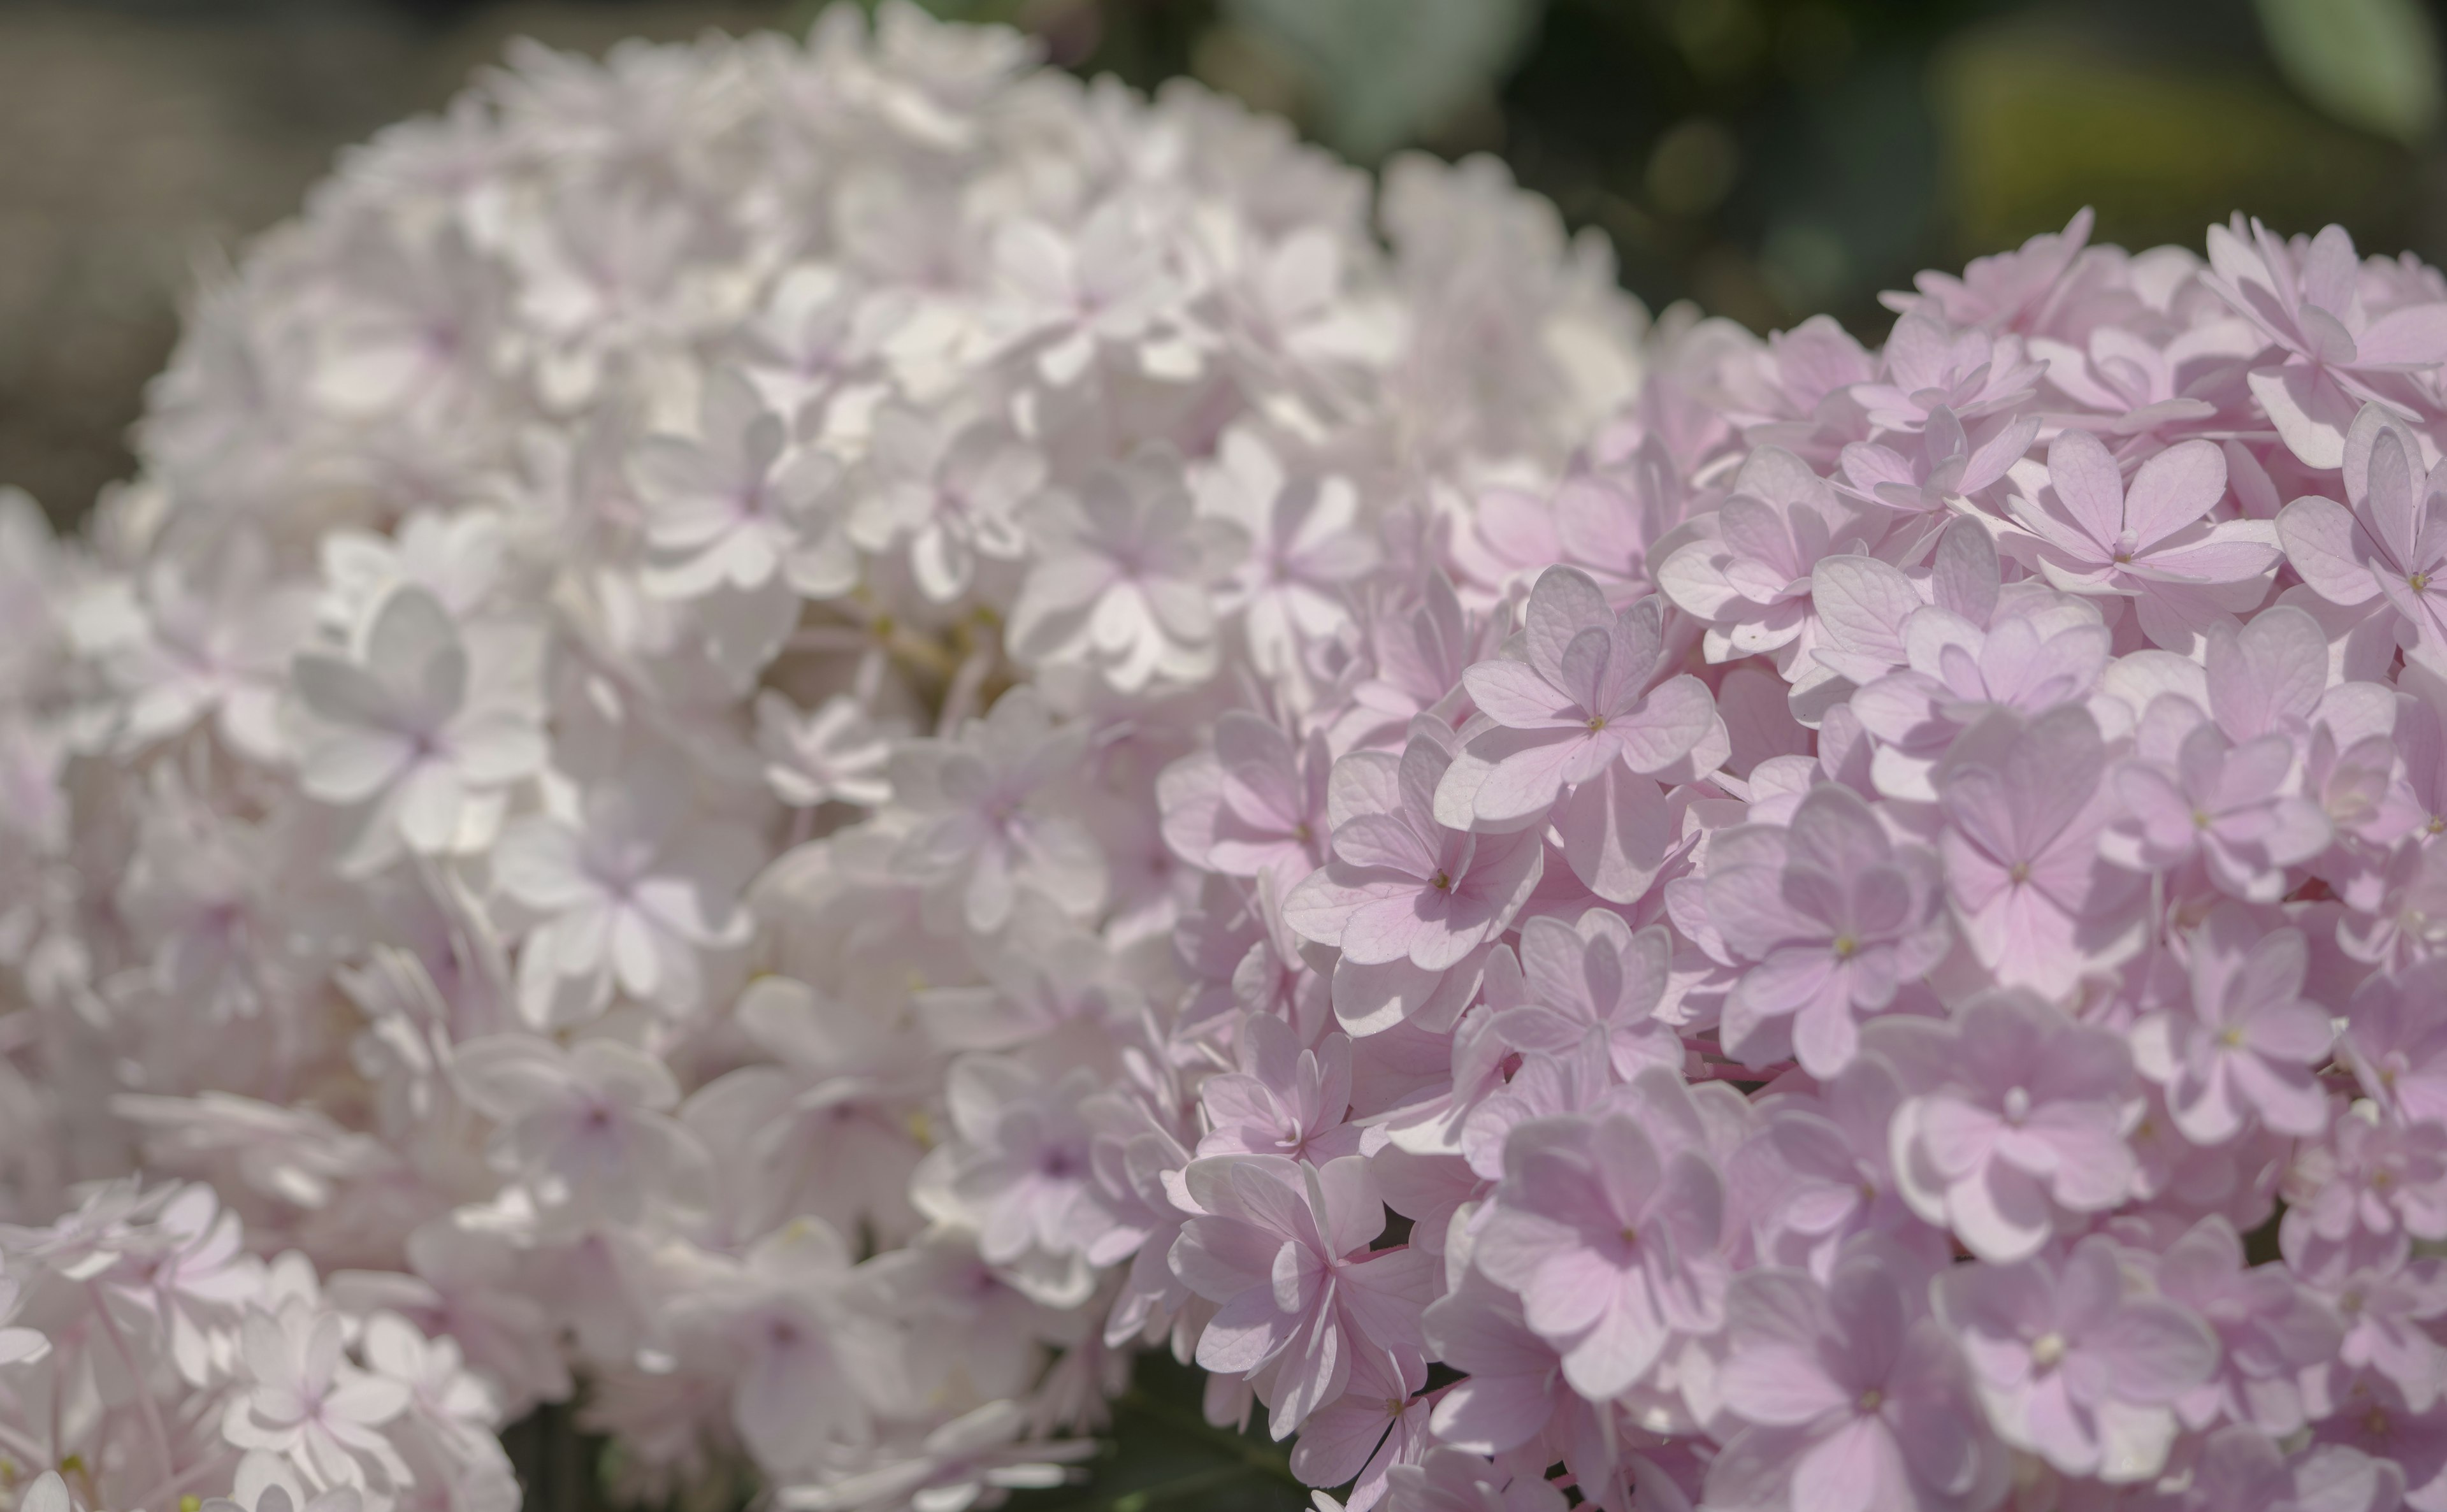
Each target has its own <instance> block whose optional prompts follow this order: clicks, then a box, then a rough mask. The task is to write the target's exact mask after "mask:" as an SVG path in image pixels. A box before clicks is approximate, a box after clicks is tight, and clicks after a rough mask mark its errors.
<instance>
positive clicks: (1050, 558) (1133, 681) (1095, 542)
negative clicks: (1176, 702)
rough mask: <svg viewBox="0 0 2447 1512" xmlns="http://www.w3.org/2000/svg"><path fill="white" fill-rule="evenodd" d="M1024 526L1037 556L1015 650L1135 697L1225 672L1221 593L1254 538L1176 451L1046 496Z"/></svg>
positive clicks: (1014, 632)
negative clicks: (1199, 491)
mask: <svg viewBox="0 0 2447 1512" xmlns="http://www.w3.org/2000/svg"><path fill="white" fill-rule="evenodd" d="M1025 522H1026V524H1027V526H1028V529H1029V532H1030V535H1031V537H1032V539H1034V541H1035V543H1036V559H1035V561H1034V565H1032V566H1031V567H1030V569H1029V574H1028V580H1027V582H1026V583H1025V584H1024V585H1023V586H1022V587H1021V589H1020V593H1019V600H1018V602H1016V603H1015V604H1014V605H1013V606H1012V610H1011V648H1012V651H1013V652H1014V654H1015V655H1017V656H1019V657H1021V658H1023V659H1024V660H1028V661H1031V662H1044V663H1077V664H1080V665H1083V666H1086V667H1090V668H1092V669H1094V670H1095V671H1098V672H1099V673H1101V674H1102V675H1103V677H1104V678H1105V680H1106V681H1107V682H1108V683H1110V685H1111V686H1112V687H1113V688H1114V689H1116V690H1120V691H1122V692H1125V693H1135V692H1138V691H1140V690H1143V689H1145V688H1147V687H1148V685H1149V684H1150V683H1154V682H1158V681H1163V682H1197V681H1201V680H1203V679H1204V678H1205V677H1206V676H1207V675H1208V674H1210V673H1211V672H1212V671H1214V670H1215V666H1216V662H1217V658H1218V656H1219V655H1220V652H1219V650H1218V648H1217V646H1216V605H1215V601H1214V595H1215V593H1216V590H1217V589H1218V588H1220V587H1221V586H1222V585H1223V583H1224V582H1225V581H1226V580H1228V575H1229V574H1230V572H1231V571H1232V568H1233V566H1234V564H1235V563H1237V562H1238V561H1239V560H1240V558H1241V557H1242V554H1243V553H1244V552H1245V551H1246V549H1247V545H1248V541H1247V538H1246V537H1245V536H1243V535H1242V532H1241V530H1240V529H1239V527H1237V526H1235V525H1233V524H1231V523H1230V522H1228V521H1226V520H1220V519H1217V518H1215V517H1213V516H1206V515H1201V514H1199V513H1198V512H1197V511H1196V509H1195V508H1193V507H1192V505H1191V502H1190V496H1189V490H1188V488H1187V486H1186V483H1185V482H1184V481H1183V477H1182V463H1181V459H1180V458H1179V457H1178V456H1177V455H1175V454H1173V453H1172V452H1171V451H1170V450H1169V449H1168V448H1165V447H1161V446H1152V447H1149V448H1148V449H1146V450H1143V451H1141V452H1139V453H1138V454H1136V455H1134V456H1132V457H1130V458H1129V459H1128V460H1127V461H1123V462H1116V463H1110V464H1108V465H1106V466H1104V467H1100V468H1098V469H1097V470H1096V471H1095V472H1094V473H1093V474H1092V475H1091V476H1090V477H1089V478H1088V479H1087V480H1086V482H1084V483H1083V484H1082V485H1081V487H1080V488H1079V490H1078V492H1077V493H1076V494H1072V493H1065V492H1053V493H1048V494H1046V495H1045V496H1044V497H1042V498H1040V499H1039V500H1038V501H1036V503H1035V505H1034V507H1033V508H1032V509H1031V510H1030V511H1029V513H1028V516H1027V519H1026V521H1025Z"/></svg>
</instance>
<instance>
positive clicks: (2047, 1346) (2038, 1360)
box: [2031, 1330, 2065, 1370]
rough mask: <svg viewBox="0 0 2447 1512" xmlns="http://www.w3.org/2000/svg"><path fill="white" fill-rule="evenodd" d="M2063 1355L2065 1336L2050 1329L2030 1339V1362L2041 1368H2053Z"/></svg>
mask: <svg viewBox="0 0 2447 1512" xmlns="http://www.w3.org/2000/svg"><path fill="white" fill-rule="evenodd" d="M2064 1357H2065V1336H2064V1335H2063V1334H2061V1333H2058V1332H2055V1331H2054V1330H2050V1331H2049V1332H2045V1333H2042V1334H2040V1335H2039V1337H2038V1338H2035V1339H2033V1340H2032V1341H2031V1363H2032V1364H2033V1365H2036V1366H2038V1367H2039V1369H2040V1370H2055V1369H2056V1368H2057V1366H2058V1362H2060V1361H2062V1360H2063V1359H2064Z"/></svg>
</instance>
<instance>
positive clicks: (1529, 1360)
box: [1421, 1270, 1598, 1457]
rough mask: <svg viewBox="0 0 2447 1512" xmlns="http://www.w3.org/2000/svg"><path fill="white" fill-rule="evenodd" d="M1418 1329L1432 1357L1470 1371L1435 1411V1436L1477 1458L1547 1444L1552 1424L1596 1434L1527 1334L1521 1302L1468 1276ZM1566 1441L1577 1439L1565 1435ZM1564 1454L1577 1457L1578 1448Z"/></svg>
mask: <svg viewBox="0 0 2447 1512" xmlns="http://www.w3.org/2000/svg"><path fill="white" fill-rule="evenodd" d="M1421 1322H1422V1325H1423V1326H1424V1328H1425V1330H1426V1334H1427V1341H1428V1346H1429V1347H1430V1348H1431V1349H1432V1350H1433V1351H1435V1354H1436V1358H1438V1359H1440V1360H1442V1361H1443V1362H1444V1363H1445V1364H1447V1365H1450V1366H1451V1367H1452V1368H1453V1369H1455V1370H1464V1371H1467V1372H1469V1373H1468V1374H1467V1375H1465V1376H1464V1377H1463V1379H1461V1380H1459V1381H1456V1382H1455V1383H1453V1386H1452V1388H1451V1390H1449V1391H1447V1392H1446V1393H1445V1394H1444V1396H1443V1398H1442V1399H1441V1400H1439V1401H1438V1402H1437V1403H1436V1405H1435V1412H1434V1415H1433V1417H1432V1419H1431V1422H1432V1426H1433V1427H1434V1428H1435V1434H1436V1437H1437V1438H1439V1439H1441V1440H1443V1441H1444V1442H1445V1443H1447V1444H1451V1445H1454V1446H1458V1447H1460V1448H1465V1449H1469V1450H1470V1451H1471V1452H1473V1453H1477V1454H1504V1453H1507V1452H1508V1451H1510V1450H1513V1449H1517V1448H1520V1447H1521V1446H1524V1445H1528V1444H1534V1443H1541V1442H1546V1443H1551V1442H1553V1439H1552V1438H1551V1437H1549V1435H1554V1434H1555V1431H1556V1430H1555V1425H1556V1422H1557V1420H1558V1419H1563V1420H1565V1422H1567V1423H1576V1424H1578V1425H1581V1426H1585V1427H1589V1428H1592V1429H1595V1428H1597V1427H1598V1422H1597V1418H1596V1414H1595V1413H1593V1412H1592V1411H1591V1410H1590V1404H1589V1403H1588V1401H1587V1399H1586V1398H1584V1397H1583V1396H1581V1394H1580V1393H1579V1392H1577V1391H1575V1390H1573V1389H1572V1388H1571V1387H1570V1385H1569V1384H1567V1383H1566V1382H1565V1379H1564V1358H1563V1355H1562V1354H1561V1353H1560V1352H1559V1351H1557V1350H1556V1349H1555V1347H1554V1346H1553V1345H1551V1344H1549V1343H1547V1342H1546V1340H1545V1339H1542V1338H1540V1337H1539V1336H1538V1335H1537V1334H1536V1333H1533V1332H1530V1329H1529V1324H1528V1321H1527V1318H1526V1317H1525V1316H1524V1315H1523V1314H1522V1310H1521V1298H1520V1297H1518V1296H1516V1295H1513V1294H1512V1293H1510V1292H1508V1291H1506V1290H1504V1289H1503V1288H1502V1287H1500V1286H1498V1285H1496V1284H1495V1283H1494V1282H1492V1281H1490V1280H1489V1279H1488V1278H1487V1276H1485V1275H1484V1274H1482V1273H1480V1272H1478V1271H1475V1270H1472V1271H1467V1272H1464V1273H1463V1275H1462V1277H1461V1279H1460V1281H1459V1282H1458V1283H1456V1284H1455V1285H1454V1286H1453V1288H1452V1290H1451V1291H1449V1292H1447V1293H1446V1294H1445V1295H1442V1296H1440V1297H1438V1298H1436V1300H1435V1301H1434V1302H1433V1303H1432V1304H1431V1305H1430V1306H1429V1307H1428V1309H1427V1311H1426V1313H1425V1314H1422V1315H1421ZM1561 1436H1562V1437H1563V1438H1565V1440H1566V1441H1569V1440H1571V1439H1574V1438H1576V1437H1578V1435H1577V1434H1575V1433H1574V1432H1573V1431H1572V1430H1571V1429H1569V1428H1566V1429H1565V1431H1564V1433H1563V1434H1562V1435H1561ZM1564 1447H1565V1448H1567V1449H1568V1451H1569V1452H1570V1453H1571V1454H1572V1455H1573V1456H1574V1457H1578V1456H1579V1455H1580V1454H1581V1453H1582V1451H1583V1449H1584V1445H1581V1444H1578V1443H1569V1442H1567V1443H1566V1445H1565V1446H1564Z"/></svg>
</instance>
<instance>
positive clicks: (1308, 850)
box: [1156, 709, 1334, 898]
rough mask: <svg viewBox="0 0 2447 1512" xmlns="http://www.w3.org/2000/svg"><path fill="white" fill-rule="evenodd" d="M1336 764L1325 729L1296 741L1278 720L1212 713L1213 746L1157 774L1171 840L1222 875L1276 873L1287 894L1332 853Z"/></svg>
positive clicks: (1278, 887) (1184, 855) (1279, 888)
mask: <svg viewBox="0 0 2447 1512" xmlns="http://www.w3.org/2000/svg"><path fill="white" fill-rule="evenodd" d="M1333 767H1334V762H1333V758H1332V757H1331V756H1330V755H1329V754H1328V753H1327V747H1326V743H1325V740H1324V738H1323V737H1322V736H1319V735H1312V736H1310V737H1309V738H1308V740H1307V741H1305V742H1295V741H1294V740H1293V739H1292V737H1291V736H1290V735H1288V734H1286V733H1285V732H1284V731H1283V729H1282V728H1281V727H1280V725H1277V724H1274V723H1273V722H1271V721H1268V720H1265V719H1261V718H1259V717H1258V716H1257V715H1255V714H1250V713H1247V712H1244V711H1242V710H1240V709H1234V710H1232V711H1230V712H1228V713H1226V714H1224V715H1223V717H1222V718H1221V719H1218V720H1217V721H1216V722H1215V743H1214V747H1213V748H1212V749H1211V750H1202V751H1199V752H1198V753H1196V754H1194V755H1190V756H1185V757H1183V758H1182V759H1181V760H1180V761H1178V762H1175V763H1174V764H1173V765H1170V766H1168V767H1167V768H1165V771H1164V775H1163V776H1161V777H1159V778H1158V779H1157V780H1156V803H1157V804H1158V805H1159V806H1160V807H1161V808H1162V809H1163V811H1164V839H1165V843H1166V844H1167V845H1169V846H1171V847H1172V849H1173V853H1174V854H1175V855H1177V856H1179V857H1180V858H1181V859H1182V860H1185V861H1187V862H1189V863H1190V864H1192V865H1195V866H1203V867H1205V868H1207V869H1208V870H1210V871H1214V872H1218V873H1221V874H1222V875H1223V876H1225V877H1247V878H1257V877H1268V878H1271V879H1273V882H1274V887H1275V896H1276V897H1277V898H1281V897H1283V896H1284V895H1286V894H1288V893H1290V892H1291V890H1292V889H1293V888H1295V887H1298V886H1299V884H1300V883H1301V882H1302V881H1304V880H1306V879H1307V878H1308V875H1309V873H1311V872H1313V871H1315V870H1317V868H1318V865H1319V863H1321V862H1322V861H1323V860H1324V859H1325V841H1326V832H1327V829H1328V827H1329V826H1328V824H1327V822H1326V784H1327V780H1328V777H1329V774H1330V773H1331V772H1332V770H1333Z"/></svg>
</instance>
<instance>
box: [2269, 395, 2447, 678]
mask: <svg viewBox="0 0 2447 1512" xmlns="http://www.w3.org/2000/svg"><path fill="white" fill-rule="evenodd" d="M2339 464H2340V465H2341V466H2342V467H2343V470H2344V493H2345V503H2343V504H2341V503H2338V502H2337V501H2335V500H2333V499H2325V498H2322V497H2321V496H2319V495H2317V494H2314V495H2311V496H2309V497H2307V498H2303V499H2297V500H2295V501H2293V502H2292V503H2290V504H2288V505H2286V510H2285V513H2283V514H2281V515H2279V516H2278V517H2277V533H2278V538H2279V539H2281V540H2282V541H2284V542H2285V546H2286V559H2287V560H2289V561H2291V562H2292V563H2293V564H2294V570H2295V571H2296V572H2298V573H2301V574H2302V575H2303V580H2304V581H2305V583H2308V584H2309V585H2310V587H2311V591H2312V592H2314V593H2316V594H2318V595H2320V596H2321V597H2323V598H2325V599H2327V600H2328V601H2329V602H2330V603H2334V604H2341V605H2345V606H2348V607H2352V606H2359V605H2365V604H2371V600H2373V599H2378V600H2380V603H2379V604H2376V605H2372V606H2371V607H2372V610H2373V611H2374V612H2379V611H2380V610H2381V605H2383V606H2384V612H2386V613H2388V614H2392V615H2393V619H2392V623H2393V624H2394V625H2395V627H2396V640H2397V643H2398V644H2399V645H2400V646H2402V647H2404V648H2405V650H2406V651H2407V652H2412V653H2414V654H2417V655H2419V656H2421V657H2422V658H2423V659H2424V660H2425V661H2426V662H2428V663H2430V664H2433V665H2440V664H2447V492H2442V482H2447V480H2441V479H2439V478H2438V475H2437V473H2436V470H2435V469H2434V470H2431V471H2428V472H2425V470H2424V469H2423V466H2422V462H2421V450H2420V444H2419V442H2417V441H2416V440H2415V439H2414V438H2413V436H2412V435H2411V434H2410V433H2409V432H2408V431H2407V430H2406V429H2405V428H2404V426H2403V425H2401V423H2400V422H2399V421H2398V420H2397V418H2396V417H2394V416H2392V415H2390V414H2389V413H2388V412H2387V411H2386V410H2384V409H2382V408H2381V407H2380V406H2377V405H2370V406H2365V407H2364V408H2363V409H2362V412H2361V413H2359V414H2357V415H2356V416H2355V417H2354V421H2353V428H2352V429H2351V430H2350V431H2349V432H2347V433H2346V435H2345V438H2344V441H2343V449H2342V452H2341V454H2340V457H2339ZM2349 506H2350V507H2349Z"/></svg>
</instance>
